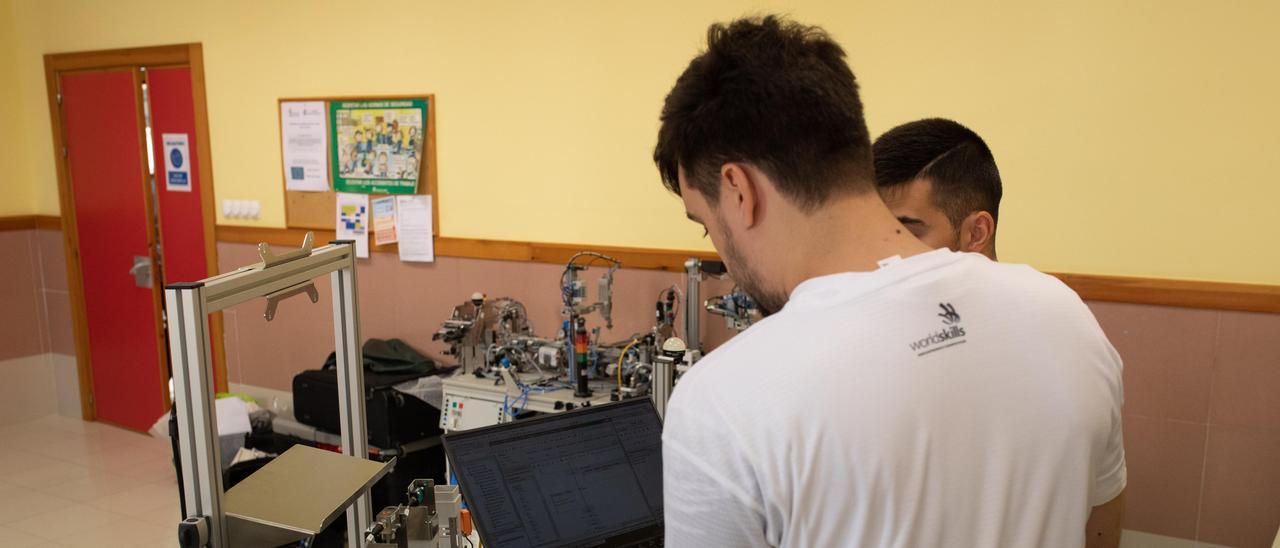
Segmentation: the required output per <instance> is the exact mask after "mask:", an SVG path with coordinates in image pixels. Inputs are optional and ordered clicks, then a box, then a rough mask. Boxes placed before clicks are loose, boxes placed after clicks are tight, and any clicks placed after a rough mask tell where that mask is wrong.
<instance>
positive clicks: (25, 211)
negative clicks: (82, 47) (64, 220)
mask: <svg viewBox="0 0 1280 548" xmlns="http://www.w3.org/2000/svg"><path fill="white" fill-rule="evenodd" d="M12 8H13V2H12V1H11V0H0V127H2V128H4V129H3V130H0V166H4V167H3V168H0V189H3V194H0V217H5V216H10V215H31V214H32V213H34V212H35V211H36V188H37V186H38V185H36V184H34V183H33V182H32V181H31V180H30V170H29V166H30V162H29V161H28V160H29V155H27V154H25V153H23V152H22V150H23V147H25V146H26V145H25V141H26V138H25V137H24V132H23V131H22V130H21V128H23V127H25V125H26V124H25V121H24V120H23V118H22V116H23V113H22V109H21V107H20V105H21V104H22V101H21V100H19V86H17V85H15V84H14V82H15V81H16V80H18V79H17V78H15V76H14V75H16V74H17V65H16V63H17V60H18V51H17V40H16V39H15V37H14V25H13V23H14V21H13V17H12V16H11V15H10V14H11V12H12ZM46 148H49V147H47V146H46ZM54 209H57V201H56V200H55V201H54Z"/></svg>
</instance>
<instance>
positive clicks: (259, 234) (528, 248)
mask: <svg viewBox="0 0 1280 548" xmlns="http://www.w3.org/2000/svg"><path fill="white" fill-rule="evenodd" d="M217 232H218V241H220V242H235V243H246V244H256V243H258V242H267V243H270V244H272V245H279V246H287V247H297V246H299V245H300V244H301V243H302V237H303V235H304V234H306V233H307V230H306V229H301V228H262V227H247V226H230V225H218V227H217ZM313 232H315V233H316V241H317V242H327V241H329V240H332V239H334V231H332V230H315V231H313ZM369 249H370V250H371V251H374V252H389V253H395V252H396V251H397V249H396V246H395V245H394V244H393V245H388V246H374V245H370V246H369ZM583 249H591V250H594V251H599V252H601V253H606V254H609V255H613V256H614V257H616V258H617V259H618V260H620V261H622V264H623V265H625V266H626V267H627V268H642V269H652V270H665V271H669V272H683V271H684V261H685V259H687V258H689V257H698V258H701V259H716V258H717V256H716V254H715V253H709V252H705V251H680V250H671V249H644V248H635V247H618V246H601V245H573V244H548V243H537V242H516V241H499V240H476V239H470V238H446V237H440V238H436V255H437V256H441V257H465V258H471V259H495V260H504V261H533V262H540V263H555V264H559V263H564V262H565V261H567V260H568V259H569V256H570V255H572V254H573V253H575V252H577V251H580V250H583ZM1050 274H1052V275H1054V276H1056V277H1058V279H1061V280H1062V281H1063V282H1064V283H1066V284H1067V285H1068V286H1069V287H1071V289H1073V290H1075V292H1076V293H1079V294H1080V297H1081V298H1082V299H1084V300H1086V301H1112V302H1123V303H1135V304H1152V305H1160V306H1178V307H1185V308H1206V309H1214V310H1243V311H1249V312H1270V313H1280V285H1262V284H1241V283H1227V282H1204V281H1194V280H1167V279H1160V278H1137V277H1126V276H1103V275H1097V274H1069V273H1054V272H1051V273H1050Z"/></svg>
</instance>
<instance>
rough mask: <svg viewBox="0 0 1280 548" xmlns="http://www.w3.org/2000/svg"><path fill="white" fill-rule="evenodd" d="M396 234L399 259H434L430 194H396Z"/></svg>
mask: <svg viewBox="0 0 1280 548" xmlns="http://www.w3.org/2000/svg"><path fill="white" fill-rule="evenodd" d="M396 236H397V237H399V238H400V260H401V261H414V262H421V263H430V262H434V261H435V260H436V252H435V241H433V240H432V237H433V236H434V234H433V233H432V230H431V196H422V195H418V194H414V195H410V196H396Z"/></svg>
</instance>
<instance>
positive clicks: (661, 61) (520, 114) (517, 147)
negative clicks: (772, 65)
mask: <svg viewBox="0 0 1280 548" xmlns="http://www.w3.org/2000/svg"><path fill="white" fill-rule="evenodd" d="M0 5H3V4H0ZM375 7H379V8H381V9H379V10H378V11H377V12H376V13H371V14H367V15H361V10H364V9H373V8H375ZM763 10H769V11H785V12H790V13H792V14H794V15H795V16H796V17H797V18H799V19H801V20H803V21H807V22H813V23H817V24H821V25H823V26H825V27H827V28H828V29H829V30H830V31H831V32H832V33H833V34H834V35H835V36H836V38H837V39H838V40H839V41H840V42H842V43H843V44H844V45H845V47H846V49H847V50H848V51H849V52H850V58H851V64H852V65H853V67H854V70H855V72H856V73H857V74H858V76H859V78H860V79H861V81H862V82H863V89H864V100H865V103H866V106H867V116H868V122H869V124H870V126H871V129H872V131H873V132H876V133H878V132H880V131H883V130H885V129H888V128H889V127H891V126H893V125H895V124H898V123H901V122H905V121H909V120H912V119H916V118H920V117H925V116H934V115H944V116H950V117H954V118H956V119H958V120H960V121H962V122H964V123H966V124H968V125H970V126H971V127H973V128H974V129H976V130H977V131H978V132H979V133H981V134H982V135H984V136H985V137H986V138H987V140H988V141H989V143H990V144H991V146H992V148H993V149H994V151H995V152H996V155H997V158H998V160H999V162H1000V166H1001V170H1002V172H1003V174H1004V179H1005V184H1006V200H1005V203H1004V207H1003V210H1002V215H1001V219H1002V226H1001V236H1000V245H1001V250H1000V251H1001V257H1002V258H1003V259H1005V260H1010V261H1020V262H1030V263H1031V264H1033V265H1035V266H1037V267H1039V268H1042V269H1048V270H1057V271H1072V272H1086V273H1099V274H1122V275H1140V276H1157V277H1172V278H1192V279H1210V280H1227V281H1243V282H1261V283H1273V284H1275V283H1280V251H1277V248H1276V246H1275V245H1274V243H1273V240H1274V234H1275V232H1276V231H1275V229H1274V228H1273V223H1272V222H1271V218H1272V217H1274V216H1275V213H1274V209H1275V207H1276V206H1275V204H1277V203H1280V184H1277V181H1276V179H1277V173H1280V131H1276V130H1275V129H1274V128H1276V127H1280V99H1278V98H1280V64H1278V63H1277V59H1280V34H1277V33H1276V32H1274V30H1275V29H1274V27H1275V23H1276V22H1277V21H1280V4H1278V3H1276V2H1272V1H1268V0H1256V1H1242V2H1230V3H1219V2H1201V1H1194V0H1180V1H1168V2H1166V1H1147V2H1109V1H1099V0H1091V1H1088V2H1073V3H1059V4H1053V3H1043V2H1008V3H991V2H986V1H983V2H950V3H948V2H922V3H916V2H848V1H834V0H833V1H828V2H795V3H772V2H770V3H761V2H735V1H730V0H715V1H698V2H687V1H674V2H673V1H657V2H654V1H646V2H591V1H586V2H568V1H548V2H422V1H403V2H392V3H383V2H368V3H352V2H304V1H269V2H262V1H234V2H233V1H227V2H164V1H159V0H151V1H141V0H121V1H111V2H107V1H97V2H92V1H70V0H16V1H15V2H14V14H15V19H14V23H15V25H14V27H15V29H16V52H15V53H16V55H17V65H18V66H17V67H16V69H17V73H16V77H15V78H12V79H11V78H10V77H9V74H6V75H5V81H6V82H8V81H11V80H14V81H17V83H18V84H19V87H18V89H17V90H15V91H14V92H13V93H15V94H16V95H17V96H18V98H19V99H20V100H21V102H22V103H21V106H22V108H21V112H20V113H21V116H19V118H20V119H19V120H18V121H17V123H16V126H13V127H17V128H20V132H19V133H18V134H19V135H22V136H24V138H23V139H22V141H21V142H20V143H17V145H16V147H15V148H16V149H17V150H18V151H19V152H20V153H21V154H23V155H25V156H26V157H27V158H29V159H30V164H31V169H30V176H29V177H25V178H21V179H20V180H19V181H18V182H17V183H16V184H15V183H12V182H5V188H6V195H18V196H22V195H23V193H26V194H28V195H30V196H31V198H30V200H31V201H33V202H34V208H33V209H32V210H31V212H37V213H46V214H55V213H57V210H58V205H57V190H56V182H55V175H54V169H53V156H52V153H51V152H50V146H49V129H48V113H47V109H46V107H45V100H44V93H45V91H44V83H43V80H42V76H41V61H40V55H41V54H43V53H47V52H61V51H77V50H90V49H103V48H117V47H127V46H142V45H156V44H165V43H177V42H188V41H199V42H203V43H204V51H205V63H206V71H207V76H208V82H207V89H208V97H209V113H210V118H211V119H210V124H211V131H212V149H213V156H214V164H213V167H214V174H215V178H216V182H217V195H218V198H219V199H220V200H221V199H256V200H260V201H261V202H262V205H263V208H264V217H263V219H262V220H261V224H263V225H270V226H280V225H282V224H283V222H284V213H283V204H282V196H281V192H280V180H281V177H280V163H279V148H278V147H279V141H278V134H277V122H276V114H275V110H274V109H275V105H276V102H275V101H276V98H278V97H287V96H309V95H358V94H390V93H411V92H432V93H435V94H436V96H437V99H438V102H439V106H440V114H439V118H438V125H437V132H438V136H439V139H438V140H439V147H438V153H439V163H440V166H439V168H440V171H439V175H440V201H441V229H442V232H443V234H444V235H447V236H459V237H478V238H494V239H519V240H535V241H549V242H580V243H589V244H617V245H632V246H643V247H661V248H705V247H706V246H707V244H706V242H705V241H703V240H702V239H701V238H700V236H701V232H700V231H698V230H697V229H696V228H695V227H693V226H692V225H690V224H689V223H688V222H686V221H683V220H682V218H683V215H681V213H680V206H679V203H678V201H677V200H676V199H674V198H673V197H670V196H668V195H667V194H666V193H665V192H664V191H663V189H662V188H661V186H660V184H659V182H658V178H657V175H656V172H655V170H654V168H653V167H652V164H651V163H650V161H649V155H650V152H651V150H652V145H653V141H654V136H655V130H656V127H657V120H656V118H657V113H658V110H659V107H660V103H661V100H662V97H663V96H664V94H665V92H666V91H667V90H668V89H669V87H670V85H671V84H672V82H673V80H674V78H675V76H676V75H677V74H678V73H679V71H680V70H681V69H682V68H683V66H684V64H685V63H686V62H687V61H688V59H689V58H690V57H691V56H692V55H693V54H694V53H695V52H696V51H697V49H698V48H699V45H700V43H701V40H702V37H703V32H704V29H705V27H706V25H707V24H708V23H710V22H712V21H715V20H723V19H727V18H732V17H735V16H738V15H742V14H744V13H751V12H760V11H763ZM4 51H5V50H4V49H3V46H0V54H3V52H4ZM3 87H8V86H3ZM0 112H3V111H0ZM5 113H6V114H8V113H7V112H5ZM6 148H7V147H6ZM7 199H8V196H6V200H7ZM6 207H7V206H6Z"/></svg>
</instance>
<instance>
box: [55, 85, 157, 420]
mask: <svg viewBox="0 0 1280 548" xmlns="http://www.w3.org/2000/svg"><path fill="white" fill-rule="evenodd" d="M59 84H60V91H61V94H62V122H63V135H64V139H65V143H66V147H67V151H66V154H67V166H68V176H69V179H70V184H71V191H72V196H73V198H72V199H73V203H74V207H75V211H74V214H75V216H76V233H77V237H78V240H79V249H78V253H79V257H80V272H81V280H82V283H83V287H84V304H85V319H86V324H87V326H88V342H89V344H88V347H89V356H88V357H89V360H90V365H91V368H92V380H93V398H94V407H95V409H96V415H97V418H98V419H100V420H103V421H107V422H111V423H114V424H118V425H120V426H124V427H126V428H130V429H134V430H140V431H142V430H146V429H148V428H150V426H151V424H152V423H154V422H155V420H156V419H157V418H159V417H160V415H161V414H162V413H164V412H165V409H166V403H167V402H166V401H165V399H166V398H165V395H166V392H165V390H166V388H165V386H166V382H167V375H164V374H163V373H162V364H163V363H164V362H163V361H162V360H161V353H162V352H163V346H161V345H160V342H161V339H159V334H160V333H161V331H160V329H161V326H160V323H159V322H160V315H159V307H158V305H159V284H158V280H155V281H154V283H151V284H149V287H148V286H147V285H148V284H146V283H145V281H146V280H145V278H147V276H146V275H150V276H151V277H152V278H154V273H155V272H154V269H153V267H152V266H151V264H152V262H153V261H154V259H155V256H154V253H153V249H154V246H153V243H154V235H153V229H152V228H151V227H152V226H153V225H151V223H150V222H149V219H150V218H151V215H150V213H151V208H150V207H149V205H148V204H149V196H148V192H147V186H148V185H149V184H150V182H149V180H148V179H149V177H148V174H147V164H146V160H145V158H144V157H143V151H144V150H145V148H144V147H145V145H144V142H145V140H144V136H143V133H142V131H143V130H142V128H143V124H142V113H141V112H140V110H139V109H140V108H141V107H140V105H141V101H140V82H139V81H138V72H137V71H136V70H134V69H121V70H109V71H94V72H78V73H63V74H61V75H60V77H59ZM135 274H139V275H135Z"/></svg>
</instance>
